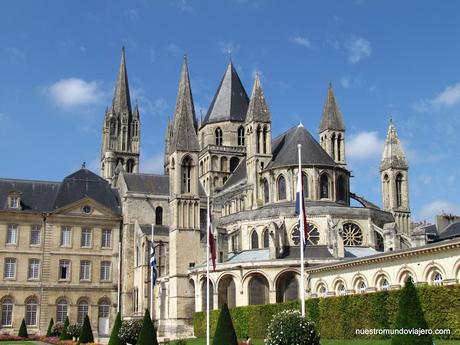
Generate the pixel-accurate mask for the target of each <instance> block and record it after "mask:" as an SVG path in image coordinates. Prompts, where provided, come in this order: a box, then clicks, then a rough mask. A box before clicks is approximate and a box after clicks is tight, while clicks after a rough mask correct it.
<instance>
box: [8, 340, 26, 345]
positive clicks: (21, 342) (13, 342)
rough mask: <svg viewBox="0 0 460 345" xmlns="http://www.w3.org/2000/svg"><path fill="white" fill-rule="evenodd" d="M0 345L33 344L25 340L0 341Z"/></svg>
mask: <svg viewBox="0 0 460 345" xmlns="http://www.w3.org/2000/svg"><path fill="white" fill-rule="evenodd" d="M0 345H34V343H33V342H31V341H25V340H4V341H0Z"/></svg>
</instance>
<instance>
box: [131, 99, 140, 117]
mask: <svg viewBox="0 0 460 345" xmlns="http://www.w3.org/2000/svg"><path fill="white" fill-rule="evenodd" d="M133 118H135V119H137V120H139V118H140V115H139V105H138V104H137V99H136V104H135V105H134V111H133Z"/></svg>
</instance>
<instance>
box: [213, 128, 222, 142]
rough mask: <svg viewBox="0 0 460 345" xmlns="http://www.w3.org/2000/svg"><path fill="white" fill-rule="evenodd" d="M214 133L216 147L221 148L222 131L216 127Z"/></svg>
mask: <svg viewBox="0 0 460 345" xmlns="http://www.w3.org/2000/svg"><path fill="white" fill-rule="evenodd" d="M214 133H215V135H216V145H217V146H222V142H223V138H222V129H220V127H217V128H216V130H215V132H214Z"/></svg>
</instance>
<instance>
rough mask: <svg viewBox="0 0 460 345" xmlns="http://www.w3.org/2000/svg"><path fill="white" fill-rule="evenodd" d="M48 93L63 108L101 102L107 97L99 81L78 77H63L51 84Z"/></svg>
mask: <svg viewBox="0 0 460 345" xmlns="http://www.w3.org/2000/svg"><path fill="white" fill-rule="evenodd" d="M46 93H47V94H48V95H49V96H50V97H51V99H52V100H53V102H54V103H56V104H57V105H58V106H60V107H62V108H72V107H77V106H82V105H90V104H99V103H101V102H102V101H103V100H104V97H105V93H104V92H103V91H102V89H101V88H100V84H99V83H98V82H96V81H89V82H87V81H85V80H83V79H78V78H68V79H61V80H59V81H57V82H56V83H54V84H53V85H51V86H49V87H48V88H47V89H46Z"/></svg>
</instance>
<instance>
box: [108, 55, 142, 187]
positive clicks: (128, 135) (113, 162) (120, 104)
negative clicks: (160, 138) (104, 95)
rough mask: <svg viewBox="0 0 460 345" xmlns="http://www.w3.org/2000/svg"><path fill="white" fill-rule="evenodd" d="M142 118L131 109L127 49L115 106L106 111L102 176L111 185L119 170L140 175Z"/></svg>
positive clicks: (136, 108) (114, 96)
mask: <svg viewBox="0 0 460 345" xmlns="http://www.w3.org/2000/svg"><path fill="white" fill-rule="evenodd" d="M139 149H140V115H139V108H138V106H137V103H136V105H135V106H134V111H133V110H132V109H131V98H130V95H129V86H128V73H127V71H126V62H125V48H124V47H123V48H122V51H121V63H120V70H119V72H118V78H117V83H116V86H115V93H114V95H113V100H112V106H111V107H110V108H107V109H106V111H105V117H104V124H103V127H102V149H101V176H102V177H104V178H105V179H107V180H108V181H109V182H112V179H113V176H114V174H115V169H116V167H117V166H119V167H120V166H121V167H122V168H123V170H124V171H126V172H129V173H137V172H139Z"/></svg>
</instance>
